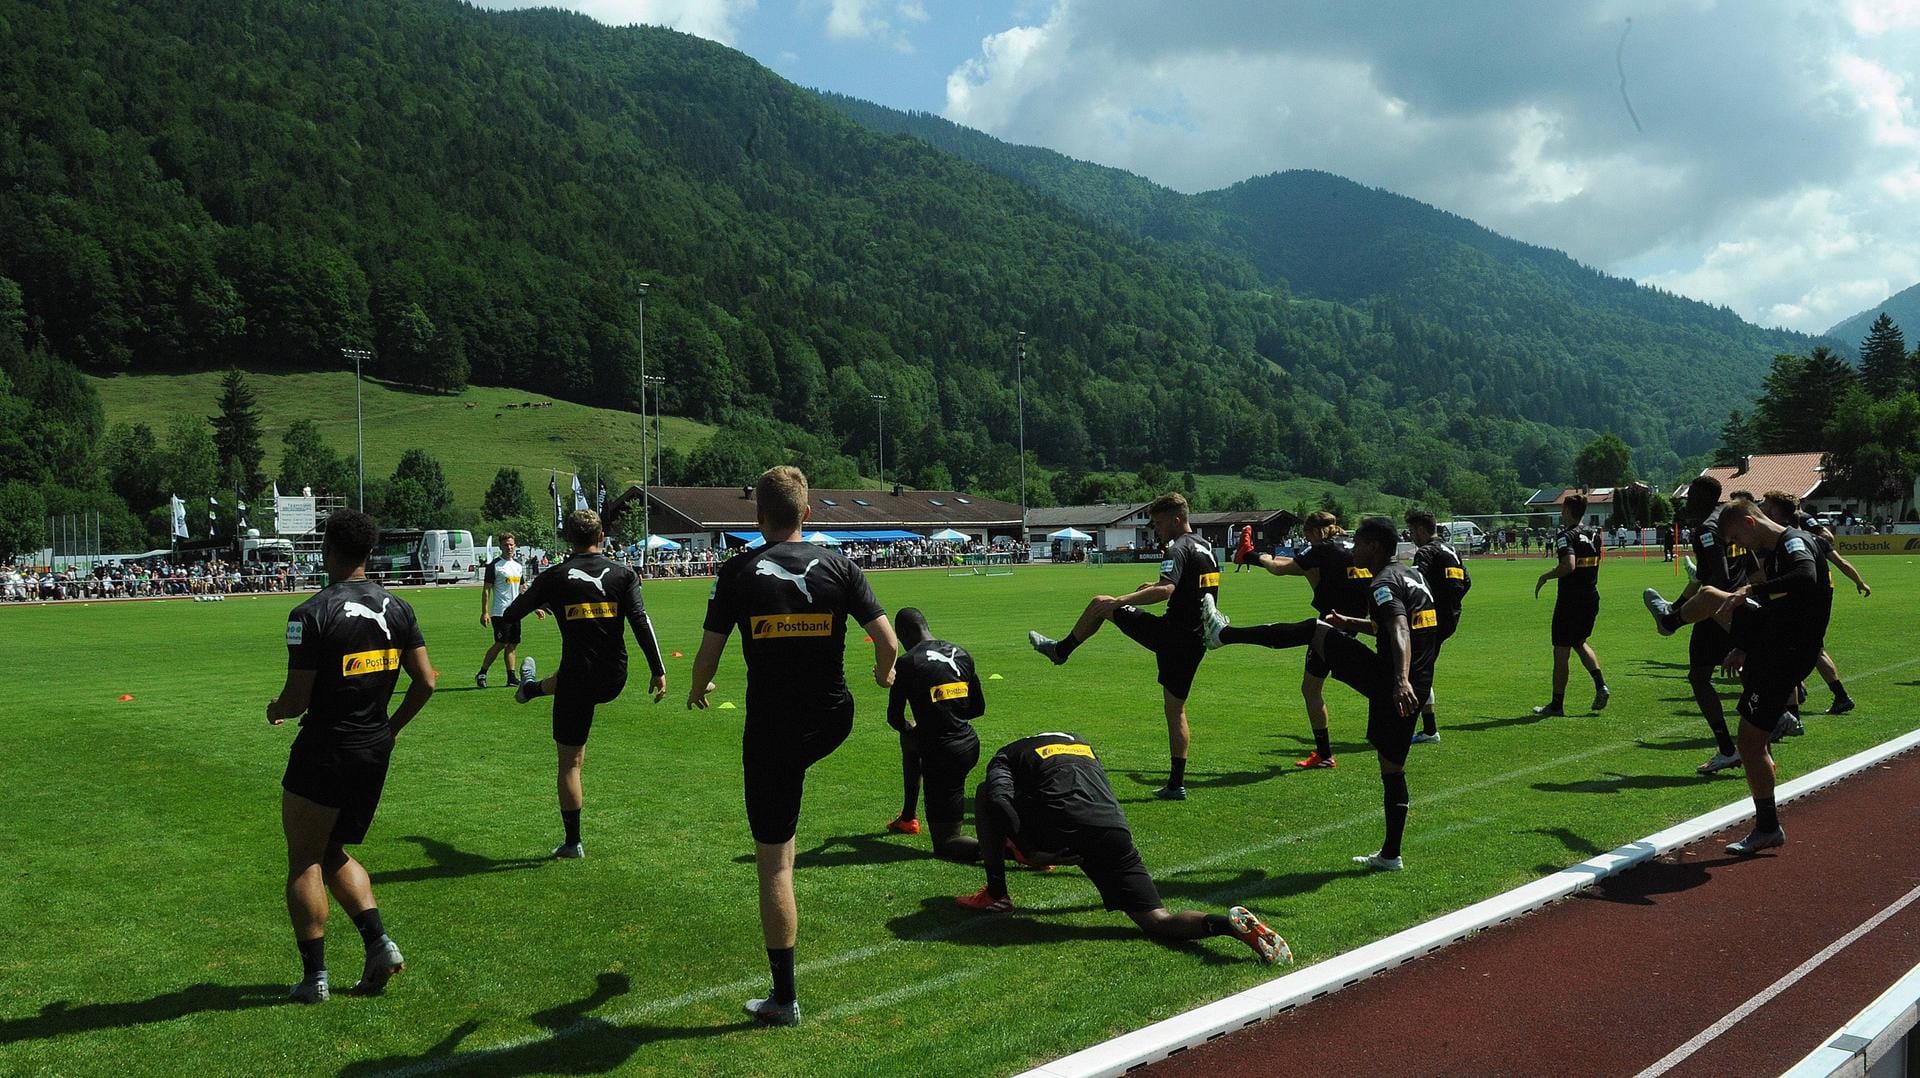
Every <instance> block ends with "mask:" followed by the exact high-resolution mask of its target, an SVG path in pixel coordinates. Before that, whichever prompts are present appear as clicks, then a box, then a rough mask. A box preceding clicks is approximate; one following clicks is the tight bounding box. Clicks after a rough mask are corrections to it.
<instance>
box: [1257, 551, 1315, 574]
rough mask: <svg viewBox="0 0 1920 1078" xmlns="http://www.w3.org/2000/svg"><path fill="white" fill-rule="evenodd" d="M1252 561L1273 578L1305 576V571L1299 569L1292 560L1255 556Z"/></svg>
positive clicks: (1265, 555)
mask: <svg viewBox="0 0 1920 1078" xmlns="http://www.w3.org/2000/svg"><path fill="white" fill-rule="evenodd" d="M1253 561H1254V564H1255V565H1258V566H1259V567H1260V568H1262V569H1265V570H1266V571H1267V572H1269V573H1272V574H1273V575H1274V576H1306V575H1307V571H1306V570H1305V569H1302V568H1300V564H1299V563H1298V562H1296V561H1294V560H1293V559H1292V558H1282V557H1277V556H1275V555H1272V554H1261V555H1258V556H1256V557H1255V558H1254V559H1253Z"/></svg>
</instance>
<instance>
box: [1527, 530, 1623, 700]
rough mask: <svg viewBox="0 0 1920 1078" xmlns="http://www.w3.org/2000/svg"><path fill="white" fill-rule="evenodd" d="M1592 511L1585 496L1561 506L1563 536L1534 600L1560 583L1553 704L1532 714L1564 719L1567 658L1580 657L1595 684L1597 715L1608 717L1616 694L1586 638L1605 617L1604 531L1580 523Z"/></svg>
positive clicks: (1557, 541) (1557, 537)
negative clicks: (1602, 611)
mask: <svg viewBox="0 0 1920 1078" xmlns="http://www.w3.org/2000/svg"><path fill="white" fill-rule="evenodd" d="M1586 511H1587V496H1586V495H1585V494H1569V495H1567V500H1566V501H1565V502H1563V503H1562V504H1561V506H1560V530H1559V531H1558V532H1556V533H1554V536H1553V539H1552V548H1553V552H1554V564H1553V568H1551V569H1549V570H1547V571H1546V572H1544V573H1541V574H1540V579H1539V580H1537V581H1535V582H1534V585H1533V597H1534V598H1535V599H1538V598H1539V597H1540V589H1541V588H1544V587H1546V586H1547V581H1549V580H1558V581H1559V582H1560V584H1559V592H1558V594H1557V595H1555V597H1554V602H1553V700H1552V701H1551V702H1550V703H1547V704H1543V705H1541V706H1540V707H1536V708H1534V709H1533V713H1534V714H1535V715H1542V716H1558V715H1565V714H1566V713H1567V711H1566V698H1567V656H1568V654H1569V653H1578V654H1579V656H1580V663H1581V665H1582V666H1585V667H1586V668H1587V674H1588V676H1590V677H1592V678H1593V710H1595V711H1604V710H1606V707H1607V701H1608V700H1610V699H1612V697H1613V693H1612V692H1610V691H1608V689H1607V678H1606V675H1605V674H1602V673H1601V672H1600V657H1599V656H1598V655H1595V654H1594V653H1593V645H1592V644H1589V643H1587V638H1588V637H1590V636H1592V635H1593V623H1594V621H1595V620H1597V619H1598V618H1599V617H1600V529H1598V528H1596V527H1593V526H1592V525H1590V524H1582V523H1580V517H1581V516H1582V515H1584V514H1585V513H1586Z"/></svg>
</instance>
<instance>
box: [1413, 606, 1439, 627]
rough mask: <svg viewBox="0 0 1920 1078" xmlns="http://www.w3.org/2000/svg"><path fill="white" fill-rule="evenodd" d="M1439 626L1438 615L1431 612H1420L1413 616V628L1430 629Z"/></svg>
mask: <svg viewBox="0 0 1920 1078" xmlns="http://www.w3.org/2000/svg"><path fill="white" fill-rule="evenodd" d="M1438 624H1440V615H1439V614H1437V613H1435V612H1434V611H1431V610H1421V611H1419V612H1417V613H1415V614H1414V615H1413V628H1416V629H1431V628H1433V627H1434V626H1436V625H1438Z"/></svg>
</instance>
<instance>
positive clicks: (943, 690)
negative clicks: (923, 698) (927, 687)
mask: <svg viewBox="0 0 1920 1078" xmlns="http://www.w3.org/2000/svg"><path fill="white" fill-rule="evenodd" d="M967 696H968V692H967V683H966V682H964V681H949V682H947V683H946V684H945V685H935V686H934V687H933V702H934V703H936V704H937V703H940V702H941V701H943V700H965V699H966V698H967Z"/></svg>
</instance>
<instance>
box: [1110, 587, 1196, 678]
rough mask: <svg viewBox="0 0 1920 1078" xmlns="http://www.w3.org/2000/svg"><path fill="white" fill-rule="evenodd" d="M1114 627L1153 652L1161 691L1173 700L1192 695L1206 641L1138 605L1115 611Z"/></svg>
mask: <svg viewBox="0 0 1920 1078" xmlns="http://www.w3.org/2000/svg"><path fill="white" fill-rule="evenodd" d="M1113 624H1114V625H1115V626H1116V627H1117V628H1118V629H1119V630H1120V631H1121V632H1123V633H1125V634H1127V638H1128V639H1129V640H1132V641H1133V642H1134V643H1136V644H1139V645H1140V646H1141V647H1143V648H1146V649H1147V650H1148V651H1151V652H1153V658H1154V665H1155V666H1156V667H1158V669H1159V672H1160V687H1161V688H1163V689H1165V690H1167V692H1168V693H1169V694H1170V695H1172V696H1173V698H1174V699H1176V700H1185V699H1186V698H1187V697H1188V696H1189V695H1191V694H1192V692H1193V677H1194V675H1195V674H1197V673H1199V672H1200V660H1201V659H1204V658H1206V657H1207V644H1206V641H1204V640H1202V639H1200V636H1199V634H1197V633H1193V632H1188V631H1187V630H1184V629H1178V628H1175V627H1174V626H1173V625H1172V624H1171V623H1170V622H1168V621H1167V619H1166V618H1164V617H1162V616H1160V615H1158V614H1149V613H1147V612H1146V611H1144V610H1142V609H1140V608H1139V607H1137V606H1123V607H1121V608H1119V609H1118V610H1115V611H1114V612H1113Z"/></svg>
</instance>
